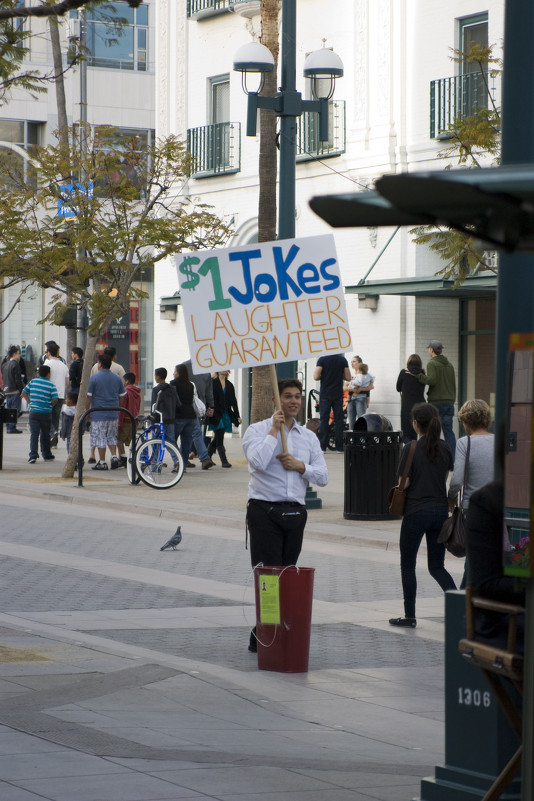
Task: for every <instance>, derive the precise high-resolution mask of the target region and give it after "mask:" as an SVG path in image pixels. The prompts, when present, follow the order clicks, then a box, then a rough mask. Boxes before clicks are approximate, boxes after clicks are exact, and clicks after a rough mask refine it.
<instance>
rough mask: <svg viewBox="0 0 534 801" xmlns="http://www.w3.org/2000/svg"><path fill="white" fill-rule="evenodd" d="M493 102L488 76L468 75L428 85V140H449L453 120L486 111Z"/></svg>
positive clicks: (476, 73) (440, 80)
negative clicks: (481, 110)
mask: <svg viewBox="0 0 534 801" xmlns="http://www.w3.org/2000/svg"><path fill="white" fill-rule="evenodd" d="M494 99H495V87H491V89H490V88H489V85H488V75H487V74H483V73H481V72H469V73H466V74H465V75H455V76H453V77H452V78H440V79H439V80H437V81H431V82H430V138H431V139H449V138H450V130H451V127H452V126H453V125H454V120H456V119H458V118H459V117H470V116H472V115H473V114H475V113H476V111H477V110H478V109H487V108H488V106H489V105H490V104H491V102H492V100H494Z"/></svg>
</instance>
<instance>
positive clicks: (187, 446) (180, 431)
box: [174, 417, 197, 468]
mask: <svg viewBox="0 0 534 801" xmlns="http://www.w3.org/2000/svg"><path fill="white" fill-rule="evenodd" d="M195 420H197V418H196V417H195V418H194V419H190V418H185V417H182V418H181V419H180V420H175V421H174V435H175V437H176V440H175V442H176V445H177V446H178V437H180V453H181V454H182V459H183V460H184V468H185V467H186V466H187V463H188V461H189V454H190V453H191V443H192V442H193V427H194V424H195Z"/></svg>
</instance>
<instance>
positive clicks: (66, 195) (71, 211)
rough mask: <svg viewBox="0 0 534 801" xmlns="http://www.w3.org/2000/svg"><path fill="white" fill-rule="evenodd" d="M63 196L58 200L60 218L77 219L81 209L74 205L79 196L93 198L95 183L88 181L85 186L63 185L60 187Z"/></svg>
mask: <svg viewBox="0 0 534 801" xmlns="http://www.w3.org/2000/svg"><path fill="white" fill-rule="evenodd" d="M60 190H61V195H60V197H58V199H57V216H58V217H65V218H67V217H77V216H78V214H79V212H80V207H79V206H76V205H74V204H75V203H76V200H77V198H78V196H79V195H85V196H86V197H88V198H92V197H93V182H92V181H87V182H86V183H85V184H78V183H76V184H63V186H60Z"/></svg>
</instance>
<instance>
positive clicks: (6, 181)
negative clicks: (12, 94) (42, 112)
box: [0, 119, 44, 186]
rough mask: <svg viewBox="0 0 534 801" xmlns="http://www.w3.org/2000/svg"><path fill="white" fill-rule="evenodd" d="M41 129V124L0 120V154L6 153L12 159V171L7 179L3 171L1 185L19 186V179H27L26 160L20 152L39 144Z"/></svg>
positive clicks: (42, 125)
mask: <svg viewBox="0 0 534 801" xmlns="http://www.w3.org/2000/svg"><path fill="white" fill-rule="evenodd" d="M43 128H44V123H41V122H29V121H28V120H1V119H0V152H3V153H6V152H8V153H9V157H10V159H13V161H12V164H13V169H12V170H10V176H9V177H8V176H7V175H6V174H5V171H4V175H3V178H2V185H4V186H6V185H13V186H15V185H18V186H20V179H21V177H22V176H24V178H27V177H28V170H27V166H28V158H27V156H26V155H25V154H24V153H23V152H21V151H29V150H30V149H31V147H32V145H40V144H41V141H42V132H43Z"/></svg>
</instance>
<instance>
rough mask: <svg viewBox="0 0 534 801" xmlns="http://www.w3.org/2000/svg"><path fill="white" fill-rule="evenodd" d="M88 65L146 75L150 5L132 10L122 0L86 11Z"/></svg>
mask: <svg viewBox="0 0 534 801" xmlns="http://www.w3.org/2000/svg"><path fill="white" fill-rule="evenodd" d="M86 18H87V48H88V50H89V55H88V57H87V63H88V64H89V66H91V67H105V68H107V69H119V70H136V71H137V72H146V70H147V64H148V6H146V5H144V4H143V5H140V6H139V7H138V8H131V7H130V6H129V5H128V3H126V2H124V1H123V0H115V2H113V3H112V4H111V3H110V4H109V5H108V4H104V5H101V6H98V7H97V8H93V9H90V8H88V9H87V11H86Z"/></svg>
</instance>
